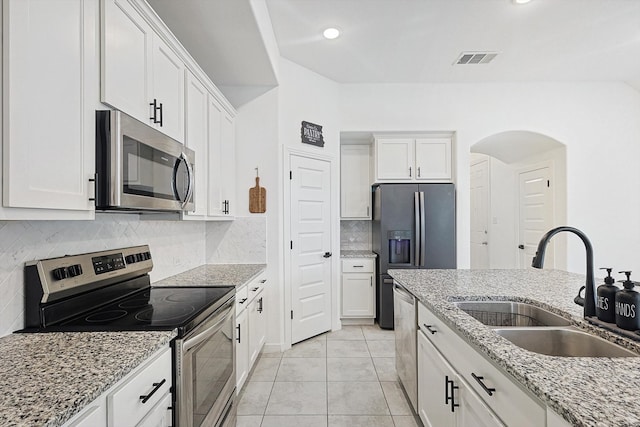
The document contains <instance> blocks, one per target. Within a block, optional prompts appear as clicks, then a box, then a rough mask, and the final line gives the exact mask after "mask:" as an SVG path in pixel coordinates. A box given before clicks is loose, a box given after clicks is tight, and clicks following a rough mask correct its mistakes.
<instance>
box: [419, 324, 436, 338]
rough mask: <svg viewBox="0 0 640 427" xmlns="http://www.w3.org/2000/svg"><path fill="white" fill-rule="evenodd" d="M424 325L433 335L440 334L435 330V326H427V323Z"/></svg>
mask: <svg viewBox="0 0 640 427" xmlns="http://www.w3.org/2000/svg"><path fill="white" fill-rule="evenodd" d="M422 325H423V326H424V327H425V328H426V329H427V331H429V332H431V335H433V334H435V333H436V332H438V331H436V330H435V329H433V325H427V324H426V323H423V324H422Z"/></svg>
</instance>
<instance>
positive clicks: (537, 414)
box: [418, 303, 546, 427]
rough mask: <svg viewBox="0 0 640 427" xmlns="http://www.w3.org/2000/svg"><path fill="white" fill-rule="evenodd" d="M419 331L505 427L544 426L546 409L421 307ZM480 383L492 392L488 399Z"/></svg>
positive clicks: (419, 307)
mask: <svg viewBox="0 0 640 427" xmlns="http://www.w3.org/2000/svg"><path fill="white" fill-rule="evenodd" d="M418 327H419V328H420V330H422V331H423V332H424V334H425V335H426V336H427V338H428V339H429V341H431V342H432V343H433V345H434V346H435V347H436V348H437V349H438V351H440V353H442V355H443V356H444V357H445V358H446V359H447V360H448V361H449V363H450V364H451V365H452V366H453V367H454V368H455V370H456V371H457V372H458V374H459V375H460V377H461V378H463V379H464V380H465V381H466V382H467V383H468V384H469V386H470V387H471V389H472V390H474V391H475V392H476V393H477V394H478V395H479V396H480V398H481V399H482V400H483V401H484V402H485V403H486V404H487V405H488V406H489V407H490V408H491V409H492V410H493V411H494V412H495V413H496V414H497V415H498V416H499V417H500V419H502V421H504V423H505V424H506V425H509V426H511V425H513V426H521V427H536V426H541V425H545V422H546V421H545V418H546V413H545V408H544V407H543V406H542V404H541V403H540V402H539V401H538V400H537V398H536V397H535V396H533V395H530V394H529V393H528V392H526V391H525V390H523V388H521V386H520V385H518V384H516V382H515V380H512V379H510V378H509V377H508V376H507V374H506V373H503V372H501V371H500V370H499V369H498V368H497V367H496V366H494V365H493V364H492V363H491V362H489V361H488V360H487V359H485V358H484V356H483V355H482V354H480V353H479V352H478V351H477V350H476V349H474V348H473V347H472V346H471V345H470V344H468V343H467V342H466V341H464V340H463V339H462V338H461V337H460V336H459V335H458V334H457V333H456V332H455V331H454V330H453V329H451V328H450V327H449V326H447V325H446V324H445V323H444V322H443V321H442V320H441V319H440V318H438V317H437V316H436V315H435V314H433V313H432V312H431V311H429V309H427V308H426V307H425V306H424V305H423V304H422V303H420V304H418ZM476 378H478V379H476ZM480 382H482V383H483V384H484V385H485V386H486V387H487V388H490V389H491V388H493V389H495V390H494V391H492V392H491V395H489V394H488V392H487V390H485V387H483V386H482V384H480Z"/></svg>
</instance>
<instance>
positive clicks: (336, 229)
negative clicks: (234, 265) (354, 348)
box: [282, 147, 341, 351]
mask: <svg viewBox="0 0 640 427" xmlns="http://www.w3.org/2000/svg"><path fill="white" fill-rule="evenodd" d="M291 156H299V157H306V158H308V159H313V160H321V161H325V162H329V167H330V173H329V177H330V182H331V183H330V186H329V188H330V191H331V194H330V200H331V214H330V215H329V219H330V221H331V252H332V254H333V255H332V257H331V330H336V329H340V327H341V322H340V310H339V307H340V306H339V302H340V301H339V289H340V288H339V285H340V281H339V278H340V269H339V267H340V263H339V262H336V260H339V259H340V238H339V236H340V224H339V222H338V223H336V219H337V220H338V221H339V218H340V191H339V188H338V191H337V192H336V187H337V186H338V184H339V177H336V175H335V174H336V168H337V167H339V165H338V164H337V161H336V157H335V156H332V155H328V154H324V153H312V152H308V151H304V150H300V149H297V148H291V147H285V149H284V150H283V162H282V164H283V171H282V174H283V175H282V176H283V180H282V185H283V194H284V197H283V210H282V211H283V215H282V225H283V227H282V233H283V241H282V251H283V252H282V259H283V260H284V263H283V264H284V285H283V288H282V289H283V292H282V293H283V295H282V298H283V300H282V302H283V304H282V306H283V313H282V319H283V325H284V342H283V345H282V350H283V351H284V350H287V349H289V348H291V317H290V316H291V314H290V313H291V309H292V305H293V304H292V301H291V264H292V263H291V250H290V247H289V245H288V244H287V242H289V241H291V213H290V212H291V182H290V181H291V180H290V179H287V176H289V171H290V170H291ZM336 181H338V182H336ZM336 195H337V200H336Z"/></svg>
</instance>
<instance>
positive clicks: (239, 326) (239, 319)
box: [235, 275, 267, 393]
mask: <svg viewBox="0 0 640 427" xmlns="http://www.w3.org/2000/svg"><path fill="white" fill-rule="evenodd" d="M266 282H267V280H266V279H265V278H264V275H260V276H259V277H258V278H256V279H254V280H252V281H251V282H250V283H248V284H246V285H244V286H242V287H240V288H238V290H237V291H236V337H235V338H236V392H237V393H240V390H241V389H242V386H243V385H244V383H245V381H246V380H247V377H248V376H249V372H251V368H252V367H253V365H254V364H255V362H256V360H257V359H258V356H259V355H260V351H262V347H263V346H264V343H265V340H266V337H267V325H266V323H267V322H266V318H267V317H266V314H265V304H264V288H265V284H266Z"/></svg>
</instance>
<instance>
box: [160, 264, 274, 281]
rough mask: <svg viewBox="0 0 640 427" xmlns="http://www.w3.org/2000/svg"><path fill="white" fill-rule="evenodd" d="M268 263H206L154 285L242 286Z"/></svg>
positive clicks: (263, 269)
mask: <svg viewBox="0 0 640 427" xmlns="http://www.w3.org/2000/svg"><path fill="white" fill-rule="evenodd" d="M266 268H267V265H266V264H205V265H201V266H200V267H196V268H193V269H191V270H188V271H185V272H184V273H179V274H176V275H175V276H171V277H167V278H166V279H162V280H160V281H158V282H155V283H153V284H152V286H235V287H238V286H242V285H244V284H245V283H247V282H249V281H251V280H253V279H254V278H255V277H256V276H258V275H259V274H260V273H262V272H263V271H265V270H266Z"/></svg>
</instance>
